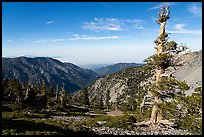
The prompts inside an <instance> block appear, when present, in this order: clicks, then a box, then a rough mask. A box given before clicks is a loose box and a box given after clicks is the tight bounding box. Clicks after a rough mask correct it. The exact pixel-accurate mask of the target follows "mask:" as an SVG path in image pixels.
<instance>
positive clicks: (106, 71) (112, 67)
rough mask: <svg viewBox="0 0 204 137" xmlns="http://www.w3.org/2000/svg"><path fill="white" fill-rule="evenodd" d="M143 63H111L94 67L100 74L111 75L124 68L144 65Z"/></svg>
mask: <svg viewBox="0 0 204 137" xmlns="http://www.w3.org/2000/svg"><path fill="white" fill-rule="evenodd" d="M143 65H144V64H142V63H117V64H113V65H109V66H106V67H102V68H98V69H94V71H95V72H96V73H98V74H100V75H104V76H106V75H110V74H113V73H115V72H118V71H121V70H123V69H127V68H131V67H137V66H143Z"/></svg>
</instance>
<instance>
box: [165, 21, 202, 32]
mask: <svg viewBox="0 0 204 137" xmlns="http://www.w3.org/2000/svg"><path fill="white" fill-rule="evenodd" d="M185 26H186V24H175V25H174V28H175V29H174V30H170V31H168V33H179V34H194V35H195V34H198V35H200V34H202V30H189V29H185V28H184V27H185Z"/></svg>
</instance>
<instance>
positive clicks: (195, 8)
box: [188, 3, 202, 17]
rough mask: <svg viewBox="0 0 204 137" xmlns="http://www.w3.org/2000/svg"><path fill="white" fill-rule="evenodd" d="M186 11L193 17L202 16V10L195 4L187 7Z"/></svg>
mask: <svg viewBox="0 0 204 137" xmlns="http://www.w3.org/2000/svg"><path fill="white" fill-rule="evenodd" d="M188 11H189V12H191V13H192V14H193V15H194V16H196V17H200V16H202V8H201V6H199V5H197V4H195V3H194V4H192V5H190V6H189V7H188Z"/></svg>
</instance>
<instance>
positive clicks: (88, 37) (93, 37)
mask: <svg viewBox="0 0 204 137" xmlns="http://www.w3.org/2000/svg"><path fill="white" fill-rule="evenodd" d="M73 36H74V38H69V39H68V40H102V39H119V38H121V37H119V36H104V37H96V36H87V35H81V36H80V35H78V34H74V35H73Z"/></svg>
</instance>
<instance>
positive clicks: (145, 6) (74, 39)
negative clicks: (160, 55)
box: [2, 2, 202, 65]
mask: <svg viewBox="0 0 204 137" xmlns="http://www.w3.org/2000/svg"><path fill="white" fill-rule="evenodd" d="M161 5H170V19H169V20H168V22H167V25H166V31H167V33H171V34H170V35H169V37H170V39H169V40H175V41H176V42H177V43H178V44H181V43H183V44H186V46H188V47H189V49H190V50H191V51H198V50H201V49H202V3H201V2H168V3H167V2H162V3H161V2H3V4H2V56H3V57H18V56H49V57H53V58H56V59H58V60H60V61H62V62H71V63H74V64H76V65H84V64H108V63H119V62H137V63H140V62H143V60H144V59H145V58H147V57H148V56H150V55H152V54H154V53H156V51H155V49H154V46H155V44H154V43H153V41H154V40H155V39H156V38H157V36H158V34H159V25H158V24H157V23H156V22H154V20H155V19H156V18H157V17H158V14H157V13H158V12H159V10H160V6H161Z"/></svg>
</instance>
